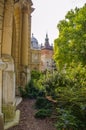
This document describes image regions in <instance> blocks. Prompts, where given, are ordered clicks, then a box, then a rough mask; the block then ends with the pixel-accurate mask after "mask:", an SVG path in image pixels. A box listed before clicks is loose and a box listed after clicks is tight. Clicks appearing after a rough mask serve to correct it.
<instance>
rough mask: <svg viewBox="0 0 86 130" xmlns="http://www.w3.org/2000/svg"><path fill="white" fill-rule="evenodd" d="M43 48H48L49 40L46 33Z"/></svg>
mask: <svg viewBox="0 0 86 130" xmlns="http://www.w3.org/2000/svg"><path fill="white" fill-rule="evenodd" d="M45 46H46V47H48V46H50V45H49V38H48V34H47V33H46V38H45Z"/></svg>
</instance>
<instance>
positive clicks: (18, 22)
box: [0, 0, 34, 129]
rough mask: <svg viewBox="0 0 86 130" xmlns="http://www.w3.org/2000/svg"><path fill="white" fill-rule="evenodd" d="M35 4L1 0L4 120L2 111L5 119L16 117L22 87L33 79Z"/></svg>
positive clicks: (0, 81)
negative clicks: (31, 75) (32, 30)
mask: <svg viewBox="0 0 86 130" xmlns="http://www.w3.org/2000/svg"><path fill="white" fill-rule="evenodd" d="M32 5H33V4H32V1H31V0H0V121H1V120H2V115H3V117H4V122H9V121H12V120H13V119H14V117H15V115H16V112H15V107H16V98H15V95H17V94H18V87H19V86H24V85H25V84H26V83H27V82H28V81H29V79H30V65H31V64H30V62H31V58H30V53H31V52H30V51H31V50H30V43H31V13H32V12H33V10H34V9H33V8H32ZM15 93H16V94H15ZM0 126H1V124H0ZM0 129H1V127H0Z"/></svg>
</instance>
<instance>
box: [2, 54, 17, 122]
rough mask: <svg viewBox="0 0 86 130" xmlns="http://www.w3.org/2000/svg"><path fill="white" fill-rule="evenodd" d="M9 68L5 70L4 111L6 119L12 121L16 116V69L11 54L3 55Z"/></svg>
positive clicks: (3, 80)
mask: <svg viewBox="0 0 86 130" xmlns="http://www.w3.org/2000/svg"><path fill="white" fill-rule="evenodd" d="M2 59H3V62H4V63H6V65H7V68H6V69H5V70H3V79H2V82H3V85H2V86H3V92H2V94H3V95H2V101H3V104H2V112H3V113H4V121H5V122H9V121H12V120H13V119H14V117H15V112H16V110H15V107H16V106H15V71H14V62H13V59H12V57H11V56H4V57H2Z"/></svg>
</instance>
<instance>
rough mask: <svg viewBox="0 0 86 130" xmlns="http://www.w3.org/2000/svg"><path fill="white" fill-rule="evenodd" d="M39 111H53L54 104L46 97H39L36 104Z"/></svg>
mask: <svg viewBox="0 0 86 130" xmlns="http://www.w3.org/2000/svg"><path fill="white" fill-rule="evenodd" d="M35 106H36V108H37V109H42V108H44V109H52V107H53V104H52V102H50V101H49V100H48V99H46V98H45V97H38V98H37V100H36V103H35Z"/></svg>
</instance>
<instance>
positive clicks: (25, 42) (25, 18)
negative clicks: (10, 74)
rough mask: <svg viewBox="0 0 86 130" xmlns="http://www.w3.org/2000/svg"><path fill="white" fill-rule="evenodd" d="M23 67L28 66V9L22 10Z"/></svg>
mask: <svg viewBox="0 0 86 130" xmlns="http://www.w3.org/2000/svg"><path fill="white" fill-rule="evenodd" d="M22 15H23V16H22V18H23V19H22V65H25V66H27V65H28V8H27V7H24V8H23V9H22Z"/></svg>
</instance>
